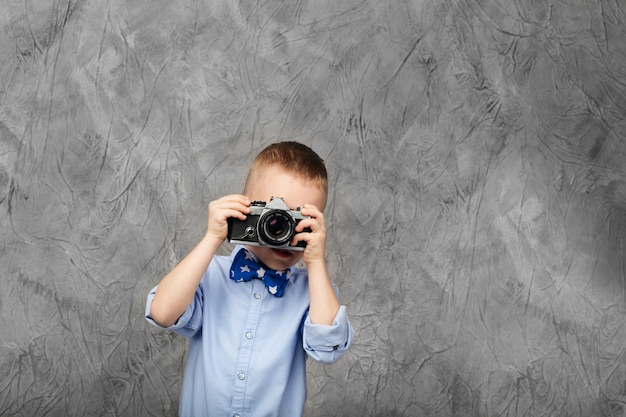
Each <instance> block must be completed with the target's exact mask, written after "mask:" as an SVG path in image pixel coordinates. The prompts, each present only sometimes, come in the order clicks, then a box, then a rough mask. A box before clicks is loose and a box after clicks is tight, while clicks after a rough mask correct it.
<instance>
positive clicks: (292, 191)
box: [245, 165, 326, 210]
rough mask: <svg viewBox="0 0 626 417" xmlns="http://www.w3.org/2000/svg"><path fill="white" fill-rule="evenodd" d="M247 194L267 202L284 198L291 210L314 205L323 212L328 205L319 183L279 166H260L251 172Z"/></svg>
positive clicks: (253, 198) (254, 198) (251, 197)
mask: <svg viewBox="0 0 626 417" xmlns="http://www.w3.org/2000/svg"><path fill="white" fill-rule="evenodd" d="M245 193H246V195H247V196H248V197H249V198H250V199H252V200H259V201H266V202H268V201H269V200H270V199H271V198H272V197H282V198H283V199H284V200H285V203H286V204H287V206H289V208H291V209H295V208H296V207H299V206H302V205H303V204H313V205H315V206H316V207H317V208H318V209H320V210H323V209H324V207H325V205H326V192H325V191H324V190H323V189H322V188H321V187H320V186H319V185H318V184H317V183H315V182H313V181H309V180H307V179H306V178H304V177H302V176H300V175H297V174H294V173H291V172H288V171H287V170H285V169H284V168H282V167H280V166H278V165H264V166H258V167H256V168H255V169H254V170H253V171H251V172H250V178H249V182H248V185H247V187H246V190H245Z"/></svg>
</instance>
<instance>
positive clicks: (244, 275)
mask: <svg viewBox="0 0 626 417" xmlns="http://www.w3.org/2000/svg"><path fill="white" fill-rule="evenodd" d="M290 276H291V270H289V269H288V270H286V271H275V270H273V269H269V268H267V267H266V266H265V265H263V264H261V263H259V262H258V261H257V260H256V257H255V256H254V255H253V254H252V253H251V252H250V251H248V250H247V249H245V248H242V249H241V250H240V251H239V252H237V254H236V255H235V259H234V260H233V264H232V265H231V267H230V279H232V280H233V281H235V282H242V281H250V280H251V279H253V278H258V279H262V280H263V282H264V283H265V287H267V290H268V291H269V292H270V294H273V295H275V296H276V297H282V296H283V293H284V292H285V288H287V284H288V283H289V277H290Z"/></svg>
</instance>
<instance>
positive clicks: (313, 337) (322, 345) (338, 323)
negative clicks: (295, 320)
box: [302, 305, 354, 363]
mask: <svg viewBox="0 0 626 417" xmlns="http://www.w3.org/2000/svg"><path fill="white" fill-rule="evenodd" d="M353 335H354V330H353V329H352V325H351V324H350V321H349V320H348V315H347V312H346V307H345V306H343V305H342V306H340V307H339V311H338V312H337V315H336V316H335V319H334V320H333V323H332V324H331V325H330V326H327V325H321V324H313V323H311V319H310V317H308V316H307V318H306V319H305V321H304V331H303V335H302V339H303V345H304V350H306V351H307V353H308V354H309V356H311V357H312V358H313V359H315V360H316V361H318V362H322V363H332V362H335V361H337V360H338V359H339V358H340V357H341V356H343V354H344V353H345V351H346V350H347V349H348V347H349V346H350V342H351V341H352V338H353Z"/></svg>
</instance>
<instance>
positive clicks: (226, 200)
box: [206, 194, 250, 242]
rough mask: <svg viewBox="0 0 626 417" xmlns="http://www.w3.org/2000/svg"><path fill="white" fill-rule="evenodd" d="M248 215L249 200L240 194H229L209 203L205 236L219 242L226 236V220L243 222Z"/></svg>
mask: <svg viewBox="0 0 626 417" xmlns="http://www.w3.org/2000/svg"><path fill="white" fill-rule="evenodd" d="M248 213H250V199H249V198H248V197H246V196H244V195H241V194H230V195H227V196H224V197H222V198H219V199H217V200H214V201H211V202H210V203H209V224H208V227H207V232H206V234H207V236H209V237H213V238H215V239H217V240H219V241H220V242H222V241H224V239H226V236H227V235H228V218H229V217H234V218H236V219H239V220H245V219H246V215H247V214H248Z"/></svg>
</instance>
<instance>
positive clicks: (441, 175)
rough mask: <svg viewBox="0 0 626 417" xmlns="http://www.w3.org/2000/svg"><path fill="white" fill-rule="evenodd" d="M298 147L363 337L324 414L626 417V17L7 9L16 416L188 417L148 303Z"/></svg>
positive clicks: (171, 6)
mask: <svg viewBox="0 0 626 417" xmlns="http://www.w3.org/2000/svg"><path fill="white" fill-rule="evenodd" d="M278 139H281V140H299V141H301V142H304V143H306V144H308V145H310V146H312V147H313V148H314V149H315V150H316V151H318V153H319V154H320V155H321V156H322V157H323V158H324V159H325V161H326V162H327V166H328V169H329V173H330V183H331V184H330V185H331V195H330V202H329V206H328V207H327V210H326V217H327V223H328V225H329V227H330V235H329V242H328V263H329V268H330V270H331V272H332V275H333V277H334V278H333V279H334V281H335V282H336V283H337V284H338V286H339V288H340V291H341V295H342V301H343V302H344V303H345V304H347V306H348V311H349V314H350V316H351V319H352V322H353V325H354V327H355V330H356V331H357V333H358V336H357V338H356V340H355V343H354V345H353V348H352V350H351V351H350V352H349V353H348V354H347V355H346V356H345V357H344V358H343V359H342V360H341V361H340V362H338V363H337V364H334V365H331V366H322V365H319V364H315V363H309V368H308V369H309V372H308V373H309V380H308V388H309V389H308V391H309V397H308V400H307V403H306V410H305V416H306V417H322V416H324V417H327V416H342V417H351V416H353V417H363V416H367V417H369V416H371V417H374V416H377V417H387V416H417V417H421V416H431V417H447V416H463V417H474V416H476V417H478V416H480V417H487V416H489V417H495V416H502V417H505V416H506V417H513V416H519V417H521V416H535V417H540V416H569V417H589V416H615V417H617V416H621V417H623V416H625V415H626V362H625V358H626V262H625V260H626V257H625V255H626V254H625V251H626V2H624V1H622V0H588V1H587V0H584V1H583V0H567V1H565V0H545V1H544V0H541V1H539V0H513V1H506V0H435V1H422V0H397V1H395V0H394V1H390V0H388V1H375V0H335V1H310V0H308V1H307V0H296V1H288V0H258V1H250V0H239V1H234V0H190V1H183V0H150V1H147V0H134V1H130V0H103V1H97V0H80V1H79V0H29V1H26V0H2V1H0V230H1V234H0V273H1V278H0V416H20V417H32V416H174V415H176V413H177V409H178V396H179V390H180V383H181V379H182V369H183V365H184V360H185V352H186V341H185V340H184V339H183V338H181V337H178V336H175V335H172V334H169V333H166V332H160V331H158V330H156V329H154V328H152V327H151V326H150V325H149V324H148V323H147V322H146V321H145V320H144V318H143V310H144V305H145V298H146V295H147V292H148V291H149V290H150V288H152V286H154V285H156V283H158V281H159V280H160V278H161V277H162V276H163V275H164V274H165V273H166V272H167V271H168V270H169V269H171V268H172V267H173V266H174V265H175V264H176V263H177V262H178V261H180V260H181V259H182V258H183V257H184V256H185V255H186V254H187V252H188V251H189V250H190V249H191V248H192V247H193V246H194V245H195V244H196V243H197V241H198V239H199V238H200V237H201V236H202V234H203V233H204V230H205V227H206V215H207V205H208V203H209V201H211V200H212V199H215V198H217V197H220V196H222V195H224V194H226V193H232V192H239V191H241V189H242V187H243V181H244V177H245V174H246V170H247V166H248V164H249V163H250V161H251V158H252V157H253V156H254V155H255V154H256V153H257V152H258V151H259V150H260V149H262V148H263V147H264V146H266V145H267V144H269V143H271V142H273V141H275V140H278ZM227 252H229V247H228V245H225V246H224V248H223V252H222V253H227ZM270 388H271V387H270Z"/></svg>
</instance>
